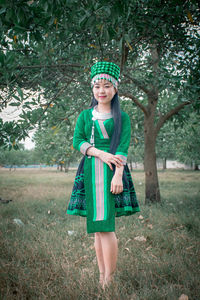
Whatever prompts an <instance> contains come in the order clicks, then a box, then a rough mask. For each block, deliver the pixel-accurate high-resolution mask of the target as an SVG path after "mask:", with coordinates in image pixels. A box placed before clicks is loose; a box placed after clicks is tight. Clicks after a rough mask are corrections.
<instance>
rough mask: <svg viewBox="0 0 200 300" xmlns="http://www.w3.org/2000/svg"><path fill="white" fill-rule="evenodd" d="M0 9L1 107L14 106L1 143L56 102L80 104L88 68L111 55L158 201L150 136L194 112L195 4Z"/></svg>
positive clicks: (131, 2)
mask: <svg viewBox="0 0 200 300" xmlns="http://www.w3.org/2000/svg"><path fill="white" fill-rule="evenodd" d="M0 12H1V14H0V22H1V24H0V25H1V27H0V28H1V29H0V30H1V41H0V45H1V52H0V62H1V68H2V72H1V74H0V76H1V99H2V107H3V108H4V107H5V106H7V105H12V106H16V107H18V108H19V109H21V110H22V113H21V119H20V120H19V121H17V122H14V124H11V126H10V127H13V128H14V127H16V126H18V127H17V129H18V128H19V129H20V130H18V131H17V130H16V131H15V130H14V131H12V130H9V131H8V130H7V129H8V128H7V127H8V126H6V127H3V128H2V136H3V137H4V138H3V140H2V142H3V143H4V144H10V143H11V144H13V143H14V144H16V143H17V139H19V138H20V139H21V138H24V137H25V136H26V135H27V134H28V133H27V132H28V130H29V129H30V128H32V127H33V126H35V124H39V126H41V127H40V128H42V127H43V126H44V127H45V126H46V125H47V123H46V122H43V120H46V119H47V118H48V115H49V114H51V112H52V107H58V110H59V106H60V103H62V104H63V105H64V107H65V108H66V111H67V112H68V110H69V111H70V113H71V112H75V111H80V110H81V109H82V108H84V107H86V106H87V105H88V104H87V103H88V100H87V99H88V93H89V81H90V80H89V73H90V66H91V65H92V64H93V63H94V62H95V61H96V60H111V61H113V62H116V63H117V64H119V65H120V68H121V73H122V74H121V77H122V84H121V87H120V95H121V96H123V97H124V98H126V99H130V100H131V101H132V102H133V103H134V104H135V105H136V106H137V107H138V108H139V109H140V110H141V111H142V112H143V113H144V139H145V148H144V167H145V174H146V176H147V177H146V185H147V186H148V187H147V189H146V191H147V194H149V195H146V198H147V199H149V200H150V201H151V200H153V199H154V198H155V197H156V201H159V200H160V196H159V186H158V179H157V174H156V155H155V143H156V137H157V135H158V133H159V131H160V129H161V128H162V126H163V125H164V123H165V122H166V121H168V120H169V119H170V118H172V117H173V116H176V117H180V118H182V119H184V118H186V117H187V109H184V108H185V107H186V106H188V105H190V106H192V107H193V109H196V110H199V91H200V88H199V87H200V84H199V83H200V82H199V81H200V79H199V78H200V76H199V64H200V62H199V56H200V55H199V51H200V50H199V49H200V39H199V19H198V18H199V15H200V10H199V6H198V3H197V2H196V1H194V0H191V1H184V2H183V3H182V2H181V3H180V1H178V0H170V1H165V0H164V1H163V0H147V1H135V0H127V1H121V0H117V1H105V0H101V1H100V0H98V1H96V0H91V1H85V0H81V1H78V0H71V1H66V0H56V1H53V2H52V1H47V0H41V1H28V2H26V1H23V0H21V1H17V2H15V3H14V2H12V1H9V2H7V1H2V4H1V7H0ZM166 99H167V100H168V101H165V100H166ZM57 114H58V116H59V113H58V111H57ZM57 114H55V119H54V122H55V124H54V125H53V126H57V125H58V124H59V123H60V121H59V118H57ZM7 131H8V132H7ZM148 174H149V175H148ZM151 176H152V179H151V178H150V177H151Z"/></svg>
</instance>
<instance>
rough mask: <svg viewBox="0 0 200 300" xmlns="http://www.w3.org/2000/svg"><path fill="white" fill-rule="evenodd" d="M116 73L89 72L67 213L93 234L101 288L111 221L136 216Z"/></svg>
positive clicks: (109, 257)
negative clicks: (90, 93) (88, 95)
mask: <svg viewBox="0 0 200 300" xmlns="http://www.w3.org/2000/svg"><path fill="white" fill-rule="evenodd" d="M119 75H120V69H119V67H118V66H117V65H116V64H114V63H111V62H98V63H96V64H95V65H94V66H93V67H92V69H91V79H92V91H93V99H92V104H91V107H90V108H89V109H86V110H84V111H82V112H81V114H80V115H79V117H78V120H77V123H76V128H75V132H74V139H73V146H74V148H75V149H77V150H79V151H81V152H82V153H83V154H84V157H83V159H82V161H81V163H80V165H79V168H78V171H77V174H76V177H75V182H74V186H73V190H72V195H71V199H70V203H69V206H68V209H67V213H68V214H71V215H79V216H86V217H87V232H88V233H95V250H96V256H97V262H98V267H99V272H100V283H101V285H102V286H105V285H107V284H109V283H110V281H111V280H112V275H113V273H114V272H115V269H116V262H117V252H118V245H117V239H116V235H115V216H117V217H120V216H127V215H131V214H133V213H135V212H138V211H140V209H139V205H138V202H137V198H136V194H135V190H134V186H133V182H132V178H131V174H130V172H129V169H128V166H127V164H126V161H127V155H128V147H129V143H130V136H131V126H130V120H129V117H128V115H127V114H126V113H125V112H123V111H121V110H120V105H119V100H118V93H117V92H118V83H119Z"/></svg>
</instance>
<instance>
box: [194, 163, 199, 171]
mask: <svg viewBox="0 0 200 300" xmlns="http://www.w3.org/2000/svg"><path fill="white" fill-rule="evenodd" d="M194 170H195V171H199V165H198V164H196V163H195V164H194Z"/></svg>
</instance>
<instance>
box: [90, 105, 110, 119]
mask: <svg viewBox="0 0 200 300" xmlns="http://www.w3.org/2000/svg"><path fill="white" fill-rule="evenodd" d="M92 115H93V118H92V119H94V120H107V119H111V118H112V117H113V116H112V113H111V112H109V113H101V112H99V111H97V105H96V106H95V107H94V109H93V111H92Z"/></svg>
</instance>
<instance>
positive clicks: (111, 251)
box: [100, 232, 118, 284]
mask: <svg viewBox="0 0 200 300" xmlns="http://www.w3.org/2000/svg"><path fill="white" fill-rule="evenodd" d="M100 240H101V247H102V253H103V262H104V270H105V271H104V272H105V274H104V282H105V284H109V282H110V281H111V280H112V275H113V273H114V272H115V270H116V265H117V254H118V244H117V238H116V235H115V232H100Z"/></svg>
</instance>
